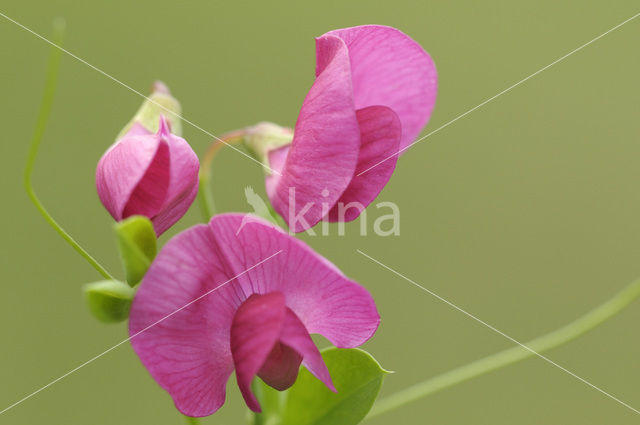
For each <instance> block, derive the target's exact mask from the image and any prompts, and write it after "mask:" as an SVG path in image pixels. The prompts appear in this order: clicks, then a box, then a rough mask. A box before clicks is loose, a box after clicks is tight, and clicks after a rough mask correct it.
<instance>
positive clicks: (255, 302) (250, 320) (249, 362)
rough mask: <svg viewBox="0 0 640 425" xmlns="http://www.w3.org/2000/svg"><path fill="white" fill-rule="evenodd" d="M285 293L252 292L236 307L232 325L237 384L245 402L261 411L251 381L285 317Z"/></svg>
mask: <svg viewBox="0 0 640 425" xmlns="http://www.w3.org/2000/svg"><path fill="white" fill-rule="evenodd" d="M285 310H286V307H285V304H284V296H283V295H282V294H281V293H279V292H272V293H270V294H267V295H256V294H254V295H251V296H250V297H249V298H248V299H247V300H246V301H245V302H244V303H243V304H242V305H241V306H240V308H238V311H237V312H236V314H235V316H234V318H233V324H232V325H231V353H232V354H233V362H234V365H235V368H236V378H237V380H238V387H240V392H241V393H242V396H243V397H244V400H245V402H246V403H247V406H249V408H250V409H251V410H253V411H254V412H260V404H259V403H258V400H257V399H256V397H255V396H254V395H253V392H252V391H251V381H253V378H254V377H255V376H256V375H257V373H258V371H259V370H260V368H261V367H262V365H263V364H264V362H265V361H266V360H267V357H269V353H271V350H272V349H273V347H274V345H275V344H276V342H277V341H278V336H279V335H280V329H281V328H282V323H283V321H284V317H285Z"/></svg>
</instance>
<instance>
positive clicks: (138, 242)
mask: <svg viewBox="0 0 640 425" xmlns="http://www.w3.org/2000/svg"><path fill="white" fill-rule="evenodd" d="M115 229H116V233H117V235H118V247H119V248H120V258H121V259H122V264H123V265H124V270H125V273H126V275H127V282H129V285H131V286H134V285H136V284H137V283H138V282H140V281H141V280H142V278H143V277H144V274H145V273H146V272H147V269H148V268H149V266H150V265H151V262H152V261H153V259H154V258H155V256H156V253H157V246H156V244H157V238H156V233H155V231H154V230H153V224H151V221H150V220H149V219H148V218H147V217H143V216H141V215H134V216H132V217H129V218H127V219H125V220H123V221H120V222H118V223H116V224H115Z"/></svg>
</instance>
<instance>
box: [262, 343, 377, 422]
mask: <svg viewBox="0 0 640 425" xmlns="http://www.w3.org/2000/svg"><path fill="white" fill-rule="evenodd" d="M322 357H323V358H324V361H325V363H326V365H327V367H328V368H329V372H330V373H331V379H332V380H333V383H334V385H335V387H336V389H337V390H338V392H337V393H333V392H332V391H330V390H329V389H328V388H327V387H326V386H325V385H324V384H323V383H322V382H320V381H319V380H318V379H317V378H315V377H314V376H313V375H311V373H309V371H307V370H306V369H302V370H301V371H300V375H299V377H298V380H297V381H296V383H295V384H294V385H293V387H291V388H290V389H289V390H287V391H285V392H282V393H280V392H278V391H277V390H274V389H273V388H271V387H269V386H267V385H266V384H264V383H263V382H262V381H256V383H255V385H254V388H255V392H256V397H258V400H259V401H260V405H261V407H262V413H260V414H256V415H255V417H254V425H355V424H357V423H359V422H360V421H362V419H364V417H365V416H366V414H367V412H369V410H370V409H371V406H373V403H374V401H375V399H376V397H377V396H378V392H379V391H380V387H381V386H382V380H383V378H384V375H386V374H387V373H389V372H387V371H385V370H384V369H382V368H381V367H380V365H379V364H378V362H377V361H376V360H375V359H374V358H373V357H372V356H371V355H370V354H369V353H367V352H366V351H363V350H359V349H357V348H353V349H338V348H329V349H327V350H324V351H323V352H322Z"/></svg>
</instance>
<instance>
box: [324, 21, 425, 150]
mask: <svg viewBox="0 0 640 425" xmlns="http://www.w3.org/2000/svg"><path fill="white" fill-rule="evenodd" d="M333 37H339V38H340V39H342V40H343V41H344V42H345V43H346V45H347V48H348V51H349V58H350V60H351V76H352V81H353V96H354V101H355V107H356V109H362V108H365V107H367V106H373V105H383V106H387V107H389V108H391V109H393V111H394V112H395V113H396V114H398V116H399V117H400V121H401V123H402V140H401V143H400V148H401V149H402V148H404V147H406V146H408V145H409V144H410V143H411V142H412V141H413V140H414V139H415V138H416V136H417V135H418V134H419V133H420V131H421V130H422V128H423V127H424V126H425V124H426V123H427V121H428V120H429V117H430V116H431V111H432V110H433V107H434V105H435V101H436V94H437V73H436V67H435V64H434V63H433V60H432V59H431V57H430V56H429V54H428V53H427V52H425V51H424V49H423V48H422V47H421V46H420V45H419V44H418V43H416V42H415V41H414V40H413V39H411V38H410V37H409V36H408V35H406V34H404V33H403V32H401V31H399V30H397V29H395V28H391V27H386V26H381V25H364V26H359V27H352V28H345V29H339V30H335V31H330V32H328V33H326V34H324V35H323V36H321V37H319V38H318V39H317V44H318V46H320V45H322V44H323V43H324V41H325V39H327V38H333ZM317 56H318V60H317V69H316V74H319V73H320V72H322V68H323V66H324V60H322V56H323V55H322V54H321V53H320V52H319V53H318V54H317Z"/></svg>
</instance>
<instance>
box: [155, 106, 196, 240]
mask: <svg viewBox="0 0 640 425" xmlns="http://www.w3.org/2000/svg"><path fill="white" fill-rule="evenodd" d="M158 137H160V138H161V139H162V140H163V141H164V142H165V143H166V144H167V146H168V151H169V155H168V157H169V163H168V166H167V167H166V172H167V173H168V184H167V193H166V196H165V199H164V203H163V205H162V207H161V209H160V210H159V211H158V212H156V214H155V216H154V217H152V219H151V221H152V222H153V226H154V228H155V230H156V233H157V234H158V235H161V234H162V233H164V231H165V230H167V229H168V228H170V227H171V226H172V225H173V224H175V223H176V222H177V221H178V220H180V218H182V216H183V215H184V214H185V213H186V212H187V210H188V209H189V207H190V206H191V204H192V203H193V200H194V199H195V197H196V195H197V194H198V171H199V170H200V161H199V160H198V156H197V155H196V154H195V152H194V151H193V149H191V146H189V144H188V143H187V141H186V140H184V139H183V138H182V137H178V136H175V135H173V134H171V133H170V132H169V127H168V124H167V122H166V121H165V119H164V117H161V120H160V129H159V131H158Z"/></svg>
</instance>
